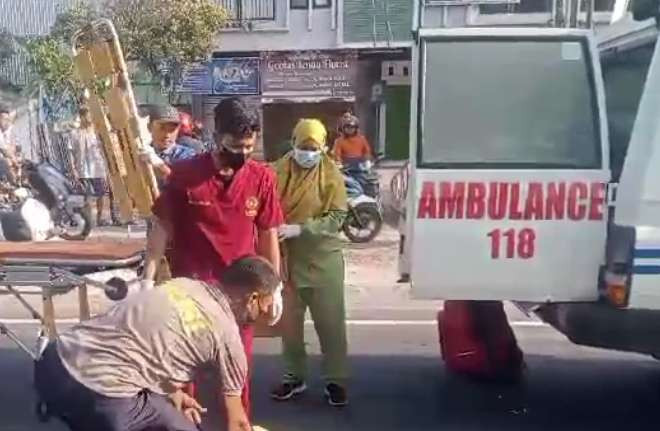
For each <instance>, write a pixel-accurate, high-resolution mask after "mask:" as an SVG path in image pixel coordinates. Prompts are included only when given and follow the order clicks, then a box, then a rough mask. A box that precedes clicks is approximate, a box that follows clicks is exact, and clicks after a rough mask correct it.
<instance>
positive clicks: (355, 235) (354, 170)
mask: <svg viewBox="0 0 660 431" xmlns="http://www.w3.org/2000/svg"><path fill="white" fill-rule="evenodd" d="M342 172H343V173H344V182H345V184H346V193H347V194H348V215H347V216H346V220H345V221H344V225H343V226H342V230H343V231H344V234H345V235H346V237H347V238H348V239H349V240H350V241H351V242H355V243H366V242H369V241H371V240H373V239H374V238H376V236H378V234H379V233H380V230H381V229H382V227H383V206H382V203H381V200H380V183H379V180H378V175H377V174H376V173H375V172H374V171H373V170H372V168H371V166H370V163H369V162H361V163H353V164H349V165H345V166H343V167H342Z"/></svg>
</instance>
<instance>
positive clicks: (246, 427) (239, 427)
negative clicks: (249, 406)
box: [225, 395, 252, 431]
mask: <svg viewBox="0 0 660 431" xmlns="http://www.w3.org/2000/svg"><path fill="white" fill-rule="evenodd" d="M225 408H226V410H227V431H252V426H251V425H250V421H249V420H248V417H247V414H245V409H244V408H243V403H242V402H241V397H240V396H232V395H225Z"/></svg>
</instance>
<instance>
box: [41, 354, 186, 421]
mask: <svg viewBox="0 0 660 431" xmlns="http://www.w3.org/2000/svg"><path fill="white" fill-rule="evenodd" d="M35 384H36V387H37V392H38V393H39V397H40V398H41V401H42V402H44V403H45V404H46V406H47V409H48V414H49V415H51V416H54V417H57V418H59V419H60V420H62V421H63V422H64V423H65V424H67V425H68V427H69V429H71V430H72V431H143V430H144V431H147V430H148V431H198V428H197V426H196V425H195V424H193V423H192V422H190V421H189V420H188V419H186V418H185V417H184V416H183V414H181V413H180V412H179V411H177V410H176V408H174V406H173V405H172V404H171V403H170V401H169V400H168V399H167V397H166V396H164V395H160V394H154V393H152V392H149V391H141V392H140V393H138V394H137V395H135V396H133V397H126V398H110V397H106V396H103V395H100V394H98V393H96V392H94V391H92V390H91V389H89V388H87V387H86V386H84V385H82V384H81V383H79V382H78V381H76V380H75V379H74V378H73V377H71V375H70V374H69V372H68V371H67V370H66V368H64V365H63V364H62V361H61V360H60V357H59V354H58V353H57V349H56V348H55V344H54V343H51V344H50V345H49V346H48V347H47V348H46V350H45V351H44V354H43V356H42V357H41V359H39V361H38V362H37V363H36V365H35Z"/></svg>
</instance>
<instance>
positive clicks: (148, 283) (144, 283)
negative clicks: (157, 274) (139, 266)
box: [140, 279, 155, 291]
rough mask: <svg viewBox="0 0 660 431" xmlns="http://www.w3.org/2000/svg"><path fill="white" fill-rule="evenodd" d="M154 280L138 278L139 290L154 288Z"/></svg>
mask: <svg viewBox="0 0 660 431" xmlns="http://www.w3.org/2000/svg"><path fill="white" fill-rule="evenodd" d="M154 285H155V283H154V281H153V280H147V279H142V280H140V290H141V291H145V290H151V289H153V288H154Z"/></svg>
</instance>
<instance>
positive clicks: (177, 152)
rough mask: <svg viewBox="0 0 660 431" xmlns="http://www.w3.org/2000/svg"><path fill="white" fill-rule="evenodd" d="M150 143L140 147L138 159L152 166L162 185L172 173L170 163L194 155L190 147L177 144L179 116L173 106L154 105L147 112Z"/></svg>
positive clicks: (179, 125) (179, 124)
mask: <svg viewBox="0 0 660 431" xmlns="http://www.w3.org/2000/svg"><path fill="white" fill-rule="evenodd" d="M148 127H149V133H150V134H151V145H146V146H144V147H143V148H142V149H141V153H140V159H141V160H142V161H143V162H145V163H148V164H150V165H151V166H153V168H154V173H155V174H156V177H157V178H158V184H159V185H160V186H161V187H162V186H163V185H164V184H165V183H166V182H167V178H169V176H170V174H171V173H172V164H173V163H176V162H177V161H180V160H186V159H190V158H193V157H195V155H196V152H195V150H193V149H192V148H189V147H186V146H184V145H180V144H177V138H178V136H179V128H180V127H181V117H180V116H179V111H177V110H176V108H174V107H173V106H169V105H158V106H154V107H153V108H152V109H151V111H150V113H149V126H148Z"/></svg>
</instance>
